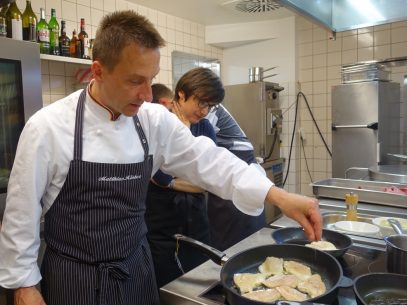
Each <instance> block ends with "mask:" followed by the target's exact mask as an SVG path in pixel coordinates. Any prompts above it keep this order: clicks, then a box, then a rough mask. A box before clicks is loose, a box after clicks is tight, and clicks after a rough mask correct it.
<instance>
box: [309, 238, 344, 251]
mask: <svg viewBox="0 0 407 305" xmlns="http://www.w3.org/2000/svg"><path fill="white" fill-rule="evenodd" d="M306 246H307V247H310V248H314V249H318V250H323V251H332V250H337V248H336V247H335V245H334V244H333V243H331V242H329V241H326V240H319V241H313V242H312V243H310V244H306Z"/></svg>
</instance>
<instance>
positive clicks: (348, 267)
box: [160, 200, 406, 305]
mask: <svg viewBox="0 0 407 305" xmlns="http://www.w3.org/2000/svg"><path fill="white" fill-rule="evenodd" d="M343 209H344V203H343V202H340V201H337V200H336V201H335V200H325V201H323V202H321V212H322V213H324V212H332V211H340V210H342V211H343ZM359 209H360V211H361V212H362V213H363V212H369V213H374V214H375V215H378V216H380V215H383V214H385V215H400V213H404V214H405V213H406V210H405V209H402V210H400V209H397V208H394V207H377V206H371V205H370V204H359ZM292 225H296V226H298V225H297V224H296V223H295V222H293V221H292V220H290V219H288V218H286V217H284V216H283V217H282V218H280V219H278V220H277V221H275V222H273V223H272V224H271V227H268V228H263V229H261V230H260V231H258V232H256V233H254V234H253V235H251V236H249V237H247V238H246V239H244V240H243V241H241V242H240V243H238V244H236V245H234V246H233V247H231V248H229V249H228V250H226V251H225V253H226V254H227V255H228V256H232V255H233V254H235V253H238V252H241V251H243V250H245V249H248V248H252V247H256V246H261V245H266V244H273V243H275V242H274V240H273V239H272V237H271V233H272V232H273V230H274V229H273V227H274V228H278V227H285V226H292ZM351 237H352V240H353V242H354V244H353V247H352V248H351V249H350V250H349V251H348V252H347V253H346V254H345V255H344V256H343V258H340V259H339V262H340V264H341V266H342V268H343V271H344V275H345V276H347V277H350V278H352V279H354V278H356V277H357V276H359V275H362V274H365V273H369V272H386V266H385V261H386V253H385V250H386V248H385V243H384V241H383V240H381V239H378V238H367V237H363V236H351ZM220 270H221V267H220V266H218V265H216V264H215V263H213V262H212V261H207V262H205V263H204V264H202V265H200V266H198V267H197V268H195V269H193V270H191V271H190V272H188V273H186V274H184V275H183V276H181V277H180V278H178V279H176V280H174V281H173V282H171V283H169V284H167V285H166V286H164V287H162V288H161V289H160V297H161V302H162V304H163V305H169V304H177V305H187V304H191V305H192V304H202V305H219V304H227V303H226V302H225V296H224V293H223V291H222V286H221V285H220V283H219V275H220ZM334 305H356V300H355V296H354V293H353V290H352V287H350V288H340V289H339V293H338V299H337V301H336V302H335V303H334Z"/></svg>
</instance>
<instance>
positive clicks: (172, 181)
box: [151, 170, 205, 193]
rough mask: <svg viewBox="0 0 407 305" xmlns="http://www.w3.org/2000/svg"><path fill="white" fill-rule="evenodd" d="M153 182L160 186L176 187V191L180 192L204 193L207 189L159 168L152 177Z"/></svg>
mask: <svg viewBox="0 0 407 305" xmlns="http://www.w3.org/2000/svg"><path fill="white" fill-rule="evenodd" d="M151 182H153V183H154V184H156V185H158V186H160V187H168V188H170V189H174V190H175V191H179V192H188V193H202V192H204V191H205V190H204V189H202V188H200V187H199V186H196V185H194V184H192V183H190V182H188V181H186V180H184V179H181V178H175V177H173V176H171V175H168V174H166V173H164V172H163V171H161V170H158V171H157V172H156V173H155V175H154V176H153V178H152V179H151Z"/></svg>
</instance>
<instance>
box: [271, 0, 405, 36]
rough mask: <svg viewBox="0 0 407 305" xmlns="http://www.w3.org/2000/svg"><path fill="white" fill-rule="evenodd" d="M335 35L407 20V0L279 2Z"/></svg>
mask: <svg viewBox="0 0 407 305" xmlns="http://www.w3.org/2000/svg"><path fill="white" fill-rule="evenodd" d="M275 1H277V2H279V3H281V4H282V5H284V6H285V7H286V8H287V9H291V10H293V11H295V12H296V13H298V14H300V15H303V16H305V17H308V18H311V19H312V20H313V21H315V22H317V23H318V24H320V25H322V26H324V27H325V28H327V29H329V30H330V31H332V32H342V31H348V30H353V29H358V28H363V27H368V26H373V25H380V24H385V23H390V22H395V21H401V20H407V0H275Z"/></svg>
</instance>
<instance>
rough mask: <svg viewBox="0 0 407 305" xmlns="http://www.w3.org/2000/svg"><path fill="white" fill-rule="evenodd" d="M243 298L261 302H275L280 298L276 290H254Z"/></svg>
mask: <svg viewBox="0 0 407 305" xmlns="http://www.w3.org/2000/svg"><path fill="white" fill-rule="evenodd" d="M243 296H244V297H246V298H248V299H251V300H255V301H261V302H275V301H277V300H279V299H280V298H281V295H280V292H278V290H277V289H266V290H256V291H252V292H249V293H245V294H244V295H243Z"/></svg>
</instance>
